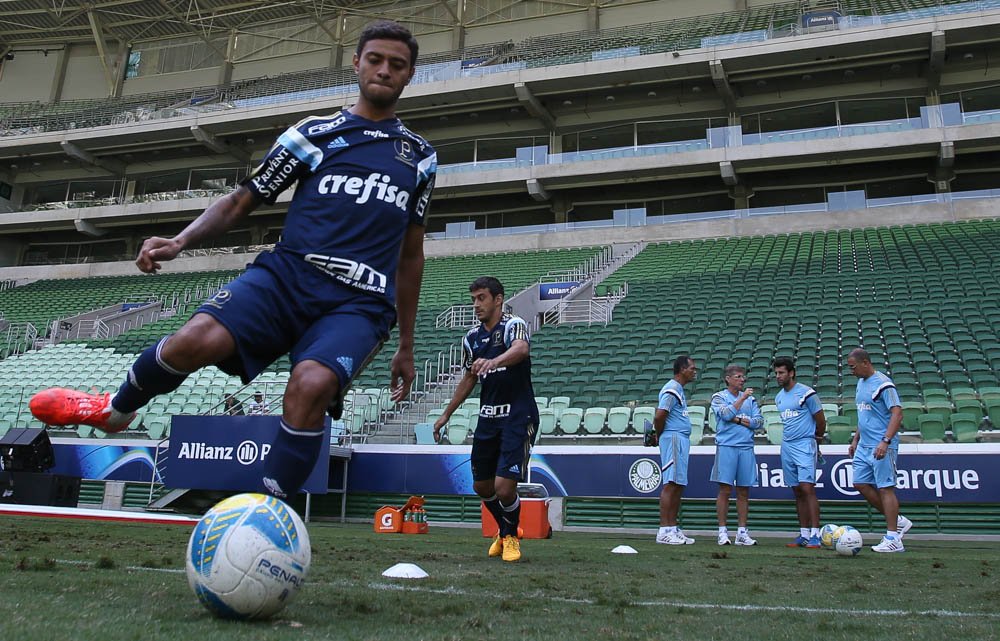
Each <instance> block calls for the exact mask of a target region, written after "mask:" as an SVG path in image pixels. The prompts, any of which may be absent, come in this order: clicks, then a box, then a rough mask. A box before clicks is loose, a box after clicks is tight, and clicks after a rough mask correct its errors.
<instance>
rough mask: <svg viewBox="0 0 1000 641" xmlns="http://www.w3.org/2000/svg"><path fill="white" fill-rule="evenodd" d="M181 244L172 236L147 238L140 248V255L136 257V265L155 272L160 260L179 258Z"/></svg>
mask: <svg viewBox="0 0 1000 641" xmlns="http://www.w3.org/2000/svg"><path fill="white" fill-rule="evenodd" d="M181 249H183V247H181V244H180V243H178V242H177V241H176V240H173V239H171V238H160V237H159V236H153V237H152V238H147V239H146V240H145V241H144V242H143V243H142V248H141V249H140V250H139V257H138V258H136V259H135V264H136V267H138V268H139V271H141V272H145V273H147V274H155V273H156V270H158V269H159V268H160V261H164V262H165V261H168V260H173V259H174V258H177V254H179V253H181Z"/></svg>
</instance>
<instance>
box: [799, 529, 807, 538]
mask: <svg viewBox="0 0 1000 641" xmlns="http://www.w3.org/2000/svg"><path fill="white" fill-rule="evenodd" d="M799 536H801V537H802V538H803V539H808V538H809V528H807V527H800V528H799Z"/></svg>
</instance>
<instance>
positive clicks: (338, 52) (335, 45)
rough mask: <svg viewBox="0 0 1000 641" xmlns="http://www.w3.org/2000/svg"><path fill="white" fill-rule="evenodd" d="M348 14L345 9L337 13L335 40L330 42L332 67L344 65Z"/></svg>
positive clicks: (337, 67)
mask: <svg viewBox="0 0 1000 641" xmlns="http://www.w3.org/2000/svg"><path fill="white" fill-rule="evenodd" d="M346 21H347V15H346V13H345V11H344V10H343V9H341V10H340V13H338V14H337V24H335V25H334V28H333V41H332V42H331V44H330V68H331V69H340V68H341V67H343V66H344V23H345V22H346Z"/></svg>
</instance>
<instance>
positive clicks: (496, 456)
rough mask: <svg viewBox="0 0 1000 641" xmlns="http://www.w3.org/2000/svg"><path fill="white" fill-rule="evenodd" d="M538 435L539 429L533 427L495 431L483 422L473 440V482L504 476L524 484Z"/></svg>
mask: <svg viewBox="0 0 1000 641" xmlns="http://www.w3.org/2000/svg"><path fill="white" fill-rule="evenodd" d="M537 433H538V426H537V425H534V424H531V423H529V424H527V425H514V424H510V423H508V424H507V425H504V426H495V427H494V426H492V425H484V424H483V423H482V422H480V423H479V425H478V426H477V427H476V432H475V434H474V435H473V438H472V459H471V462H472V480H473V481H489V480H492V479H493V478H495V477H497V476H500V477H503V478H507V479H514V480H515V481H521V482H523V481H524V480H525V479H526V478H528V461H529V459H530V458H531V446H532V445H534V444H535V436H536V435H537Z"/></svg>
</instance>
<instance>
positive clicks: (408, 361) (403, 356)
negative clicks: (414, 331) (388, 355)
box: [389, 348, 417, 403]
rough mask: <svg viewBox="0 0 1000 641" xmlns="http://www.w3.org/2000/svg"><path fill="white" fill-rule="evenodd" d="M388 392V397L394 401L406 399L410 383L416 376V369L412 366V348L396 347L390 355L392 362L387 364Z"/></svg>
mask: <svg viewBox="0 0 1000 641" xmlns="http://www.w3.org/2000/svg"><path fill="white" fill-rule="evenodd" d="M389 373H390V375H391V378H390V389H391V390H392V391H391V392H390V395H389V397H390V398H391V399H392V401H393V402H394V403H398V402H400V401H403V400H406V397H407V396H409V395H410V385H412V384H413V380H414V379H415V378H416V377H417V370H416V369H414V367H413V350H410V349H402V348H400V349H398V350H396V354H395V355H394V356H393V357H392V364H391V365H390V366H389Z"/></svg>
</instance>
